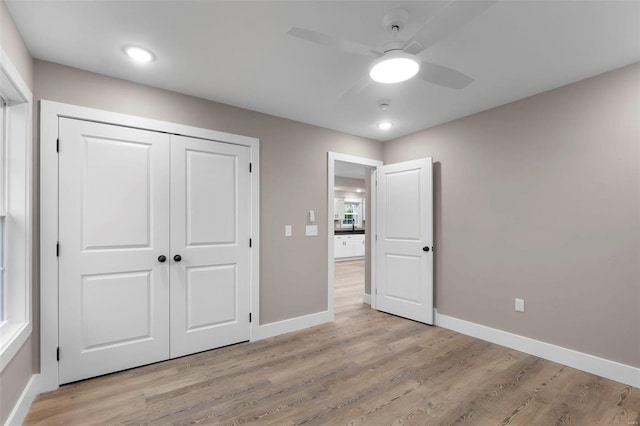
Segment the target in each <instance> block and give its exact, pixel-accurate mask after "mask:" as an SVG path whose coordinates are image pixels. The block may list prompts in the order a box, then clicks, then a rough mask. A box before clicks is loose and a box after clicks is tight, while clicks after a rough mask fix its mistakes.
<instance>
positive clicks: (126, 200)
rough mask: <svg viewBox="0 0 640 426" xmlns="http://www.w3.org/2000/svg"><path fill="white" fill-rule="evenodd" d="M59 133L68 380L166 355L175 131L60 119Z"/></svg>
mask: <svg viewBox="0 0 640 426" xmlns="http://www.w3.org/2000/svg"><path fill="white" fill-rule="evenodd" d="M59 137H60V152H59V181H60V183H59V187H60V193H59V239H60V249H59V250H60V251H59V255H60V257H59V316H60V318H59V319H60V324H59V327H60V328H59V329H60V332H59V343H60V364H59V374H60V383H67V382H72V381H76V380H80V379H84V378H87V377H92V376H97V375H101V374H105V373H109V372H113V371H118V370H123V369H127V368H131V367H135V366H138V365H143V364H148V363H152V362H156V361H160V360H163V359H167V358H168V356H169V327H170V326H169V267H170V262H168V261H165V262H161V261H159V258H160V259H161V257H160V256H166V257H167V258H168V257H169V253H168V248H169V212H170V209H169V201H170V200H169V188H170V185H169V156H170V136H169V135H167V134H163V133H158V132H152V131H144V130H138V129H132V128H126V127H120V126H116V125H108V124H100V123H94V122H89V121H82V120H74V119H66V118H61V119H60V120H59ZM43 214H46V212H43Z"/></svg>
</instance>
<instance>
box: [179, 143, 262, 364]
mask: <svg viewBox="0 0 640 426" xmlns="http://www.w3.org/2000/svg"><path fill="white" fill-rule="evenodd" d="M249 208H250V179H249V148H248V147H244V146H238V145H231V144H227V143H221V142H214V141H209V140H202V139H196V138H190V137H183V136H172V137H171V257H170V261H171V357H172V358H173V357H178V356H182V355H186V354H190V353H194V352H199V351H203V350H207V349H212V348H217V347H220V346H225V345H229V344H232V343H237V342H241V341H245V340H248V339H249V254H250V252H249V250H250V248H249V238H250V235H249V230H250V222H249V221H250V216H249V212H250V211H249Z"/></svg>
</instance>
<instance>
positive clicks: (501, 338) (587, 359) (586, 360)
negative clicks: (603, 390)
mask: <svg viewBox="0 0 640 426" xmlns="http://www.w3.org/2000/svg"><path fill="white" fill-rule="evenodd" d="M434 312H435V325H437V326H438V327H442V328H447V329H449V330H453V331H457V332H458V333H462V334H466V335H468V336H472V337H477V338H478V339H482V340H486V341H488V342H491V343H496V344H498V345H501V346H506V347H508V348H511V349H515V350H518V351H521V352H524V353H528V354H531V355H535V356H538V357H540V358H544V359H547V360H549V361H553V362H557V363H559V364H563V365H567V366H569V367H573V368H576V369H578V370H582V371H586V372H588V373H592V374H596V375H598V376H602V377H605V378H607V379H611V380H615V381H616V382H620V383H624V384H626V385H630V386H634V387H637V388H640V368H636V367H632V366H630V365H625V364H621V363H619V362H616V361H611V360H608V359H604V358H599V357H597V356H593V355H589V354H586V353H583V352H578V351H575V350H573V349H567V348H563V347H561V346H556V345H552V344H550V343H546V342H542V341H540V340H535V339H530V338H528V337H524V336H519V335H517V334H513V333H509V332H507V331H502V330H498V329H496V328H491V327H487V326H484V325H480V324H476V323H473V322H470V321H465V320H461V319H458V318H454V317H450V316H448V315H444V314H439V313H438V311H437V310H434Z"/></svg>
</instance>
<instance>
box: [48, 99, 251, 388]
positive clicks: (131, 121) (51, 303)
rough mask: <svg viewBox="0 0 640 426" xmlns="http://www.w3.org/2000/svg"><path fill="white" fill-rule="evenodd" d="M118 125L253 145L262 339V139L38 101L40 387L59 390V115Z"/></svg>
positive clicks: (248, 145)
mask: <svg viewBox="0 0 640 426" xmlns="http://www.w3.org/2000/svg"><path fill="white" fill-rule="evenodd" d="M60 117H65V118H72V119H79V120H85V121H94V122H98V123H105V124H114V125H118V126H124V127H132V128H137V129H142V130H151V131H156V132H163V133H170V134H175V135H181V136H189V137H194V138H200V139H208V140H212V141H217V142H223V143H229V144H234V145H241V146H247V147H249V151H250V154H249V158H250V161H251V165H252V173H251V177H250V186H251V188H250V192H251V194H250V210H251V212H250V230H249V234H250V236H251V238H252V242H253V244H252V245H253V247H254V249H253V250H251V251H250V258H249V268H250V271H249V280H250V282H249V304H250V312H251V313H252V316H253V318H254V321H252V322H251V323H250V324H249V336H250V340H251V341H253V340H255V339H256V338H258V333H257V331H258V327H259V323H260V321H259V318H260V299H259V296H260V140H259V139H257V138H253V137H248V136H241V135H234V134H231V133H225V132H219V131H215V130H210V129H204V128H199V127H192V126H186V125H182V124H177V123H171V122H166V121H160V120H153V119H148V118H141V117H136V116H132V115H127V114H120V113H114V112H109V111H102V110H97V109H93V108H86V107H81V106H76V105H70V104H64V103H59V102H52V101H47V100H41V101H40V135H39V136H40V378H39V381H40V383H39V391H40V392H45V391H49V390H53V389H57V388H58V386H59V378H58V361H57V357H56V355H57V349H58V328H59V324H58V307H59V306H58V257H57V254H56V249H57V243H58V191H59V187H58V152H57V148H56V147H57V145H58V144H57V141H58V118H60Z"/></svg>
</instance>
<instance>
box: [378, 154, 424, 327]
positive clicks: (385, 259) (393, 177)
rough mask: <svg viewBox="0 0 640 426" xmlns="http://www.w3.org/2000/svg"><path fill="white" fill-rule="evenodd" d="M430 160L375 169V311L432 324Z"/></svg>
mask: <svg viewBox="0 0 640 426" xmlns="http://www.w3.org/2000/svg"><path fill="white" fill-rule="evenodd" d="M432 193H433V184H432V159H431V158H423V159H419V160H413V161H407V162H403V163H397V164H389V165H385V166H379V167H378V168H377V218H376V221H377V224H376V228H377V229H376V234H377V247H376V252H377V254H376V256H377V259H376V260H377V262H376V289H377V293H376V295H375V297H376V309H378V310H381V311H384V312H388V313H391V314H394V315H398V316H401V317H404V318H409V319H412V320H415V321H420V322H424V323H427V324H433V195H432Z"/></svg>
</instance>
